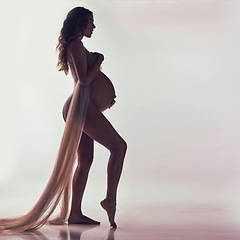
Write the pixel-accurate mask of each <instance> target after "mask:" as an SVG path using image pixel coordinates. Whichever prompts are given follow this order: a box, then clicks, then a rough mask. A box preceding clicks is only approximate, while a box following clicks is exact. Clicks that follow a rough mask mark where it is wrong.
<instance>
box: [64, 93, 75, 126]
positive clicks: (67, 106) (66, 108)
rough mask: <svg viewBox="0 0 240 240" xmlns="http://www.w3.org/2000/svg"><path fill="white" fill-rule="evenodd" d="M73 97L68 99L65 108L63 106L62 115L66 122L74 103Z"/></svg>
mask: <svg viewBox="0 0 240 240" xmlns="http://www.w3.org/2000/svg"><path fill="white" fill-rule="evenodd" d="M72 96H73V95H71V96H69V98H68V99H67V101H66V102H65V104H64V106H63V111H62V115H63V119H64V121H65V122H66V119H67V114H68V110H69V107H70V104H71V101H72Z"/></svg>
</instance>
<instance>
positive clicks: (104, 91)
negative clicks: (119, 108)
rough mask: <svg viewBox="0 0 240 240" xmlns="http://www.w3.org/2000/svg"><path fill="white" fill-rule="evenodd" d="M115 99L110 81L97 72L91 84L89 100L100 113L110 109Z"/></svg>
mask: <svg viewBox="0 0 240 240" xmlns="http://www.w3.org/2000/svg"><path fill="white" fill-rule="evenodd" d="M115 97H116V95H115V90H114V87H113V84H112V82H111V81H110V79H109V78H108V77H107V76H106V75H105V74H104V73H102V72H100V71H99V72H98V73H97V75H96V77H95V78H94V80H93V81H92V83H91V99H92V101H93V103H94V104H95V105H96V106H97V108H98V109H99V110H100V111H104V110H106V109H107V108H108V107H110V105H111V103H112V101H113V99H114V98H115Z"/></svg>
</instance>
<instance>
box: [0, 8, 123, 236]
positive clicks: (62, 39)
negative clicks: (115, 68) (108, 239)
mask: <svg viewBox="0 0 240 240" xmlns="http://www.w3.org/2000/svg"><path fill="white" fill-rule="evenodd" d="M94 28H95V25H94V20H93V14H92V12H91V11H89V10H88V9H86V8H83V7H76V8H74V9H72V10H71V11H70V12H69V13H68V15H67V18H66V19H65V21H64V23H63V27H62V29H61V32H60V36H59V39H58V40H59V43H58V46H57V49H58V50H59V61H58V67H59V70H60V71H64V72H65V73H66V74H67V73H68V70H69V69H70V70H71V74H72V76H73V80H74V91H73V94H72V95H71V96H70V97H69V98H68V100H67V101H66V103H65V105H64V108H63V118H64V120H65V121H66V126H65V129H64V134H63V138H62V141H61V145H60V148H59V152H58V156H57V160H56V163H55V166H54V169H53V172H52V175H51V177H50V180H49V181H48V184H47V186H46V188H45V189H44V191H43V193H42V195H41V197H40V198H39V200H38V201H37V203H36V204H35V206H34V207H33V208H32V210H31V211H30V212H29V213H28V214H26V215H24V216H21V217H17V218H11V219H0V234H14V233H18V232H22V231H26V230H34V229H37V228H39V227H41V226H42V225H43V224H45V223H46V222H47V221H48V219H49V217H50V216H51V214H52V213H53V211H54V210H55V208H56V206H57V205H58V203H59V201H60V200H61V199H62V207H61V212H60V214H59V216H57V217H56V218H55V219H53V220H51V221H49V223H51V224H63V223H65V222H66V221H67V220H68V223H69V224H99V222H97V221H95V220H92V219H90V218H88V217H86V216H84V215H83V213H82V209H81V203H82V197H83V193H84V189H85V186H86V182H87V178H88V173H89V169H90V167H91V164H92V161H93V141H94V140H95V141H97V142H99V143H100V144H102V145H103V146H105V147H106V148H107V149H108V150H109V151H110V153H111V154H110V159H109V163H108V169H107V174H108V177H107V193H106V198H105V199H103V200H102V201H101V203H100V204H101V206H102V207H103V208H104V209H105V210H106V212H107V215H108V218H109V222H110V226H112V227H113V228H116V227H117V225H116V223H115V212H116V196H117V187H118V183H119V179H120V176H121V172H122V167H123V160H124V157H125V153H126V149H127V146H126V143H125V141H124V140H123V139H122V138H121V137H120V135H119V134H118V133H117V132H116V130H115V129H114V128H113V126H112V125H111V124H110V122H109V121H108V120H107V119H106V117H105V116H104V115H103V114H102V112H103V111H104V110H106V109H107V108H110V107H111V106H112V105H113V104H114V103H115V100H114V99H115V91H114V88H113V85H112V83H111V81H110V80H109V79H108V78H107V76H106V75H104V74H103V73H102V72H101V64H102V62H103V60H104V57H103V55H102V54H101V53H91V52H89V51H88V50H87V49H86V48H85V47H84V45H83V43H82V39H83V37H87V38H90V37H91V35H92V32H93V30H94ZM76 154H77V156H78V166H77V168H76V171H75V174H74V178H73V181H72V170H73V166H74V161H75V157H76ZM72 182H73V184H72V190H73V191H72V205H71V211H70V215H69V217H68V206H69V198H70V194H69V193H70V189H69V188H70V187H71V183H72Z"/></svg>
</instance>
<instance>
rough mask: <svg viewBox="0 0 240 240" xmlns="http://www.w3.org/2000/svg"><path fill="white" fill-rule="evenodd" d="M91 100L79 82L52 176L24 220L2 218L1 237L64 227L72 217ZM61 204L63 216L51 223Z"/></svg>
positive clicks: (87, 90)
mask: <svg viewBox="0 0 240 240" xmlns="http://www.w3.org/2000/svg"><path fill="white" fill-rule="evenodd" d="M89 98H90V88H89V87H84V86H82V85H81V84H80V82H79V81H78V82H77V84H76V87H75V89H74V93H73V98H72V101H71V105H70V108H69V111H68V116H67V120H66V125H65V129H64V133H63V137H62V140H61V145H60V148H59V151H58V155H57V159H56V162H55V166H54V169H53V172H52V175H51V177H50V179H49V181H48V184H47V186H46V188H45V189H44V191H43V193H42V195H41V197H40V198H39V200H38V201H37V203H36V204H35V206H34V207H33V208H32V210H31V211H30V212H29V213H28V214H26V215H24V216H21V217H17V218H9V219H8V218H6V219H0V234H16V233H19V232H23V231H27V230H34V229H38V228H40V227H41V226H42V225H44V224H45V223H47V222H48V223H49V224H64V223H65V222H66V221H67V218H68V214H69V199H70V194H71V182H72V172H73V167H74V163H75V159H76V153H77V149H78V145H79V143H80V140H81V136H82V132H83V128H84V123H85V118H86V114H87V109H88V104H89ZM60 200H62V202H61V206H60V207H61V211H60V214H59V215H58V216H57V217H56V218H55V219H53V220H50V221H49V217H50V215H51V214H52V213H53V211H54V210H55V208H56V207H57V205H58V204H59V202H60Z"/></svg>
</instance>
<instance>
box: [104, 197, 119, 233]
mask: <svg viewBox="0 0 240 240" xmlns="http://www.w3.org/2000/svg"><path fill="white" fill-rule="evenodd" d="M100 204H101V206H102V207H103V209H105V210H106V212H107V215H108V219H109V222H110V226H111V227H113V228H117V224H116V223H115V221H114V218H115V213H116V204H113V205H111V204H109V203H108V202H107V200H106V199H104V200H102V201H101V202H100Z"/></svg>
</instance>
